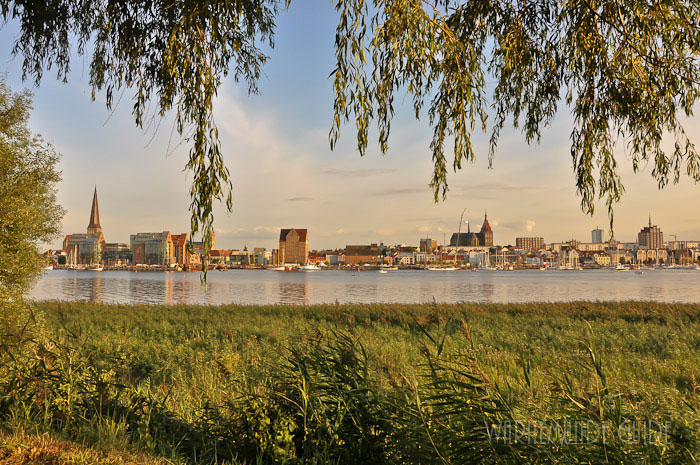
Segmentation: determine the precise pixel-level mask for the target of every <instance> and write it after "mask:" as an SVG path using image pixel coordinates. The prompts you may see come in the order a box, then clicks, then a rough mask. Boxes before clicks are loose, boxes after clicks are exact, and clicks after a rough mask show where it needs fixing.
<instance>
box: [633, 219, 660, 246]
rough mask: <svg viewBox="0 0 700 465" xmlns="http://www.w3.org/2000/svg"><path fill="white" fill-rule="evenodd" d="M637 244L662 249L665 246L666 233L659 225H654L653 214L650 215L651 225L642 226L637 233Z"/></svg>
mask: <svg viewBox="0 0 700 465" xmlns="http://www.w3.org/2000/svg"><path fill="white" fill-rule="evenodd" d="M637 245H638V246H639V247H646V248H648V249H662V248H663V247H664V233H662V232H661V229H659V227H658V226H656V225H653V226H652V224H651V215H649V226H646V227H644V228H642V230H641V231H639V234H637Z"/></svg>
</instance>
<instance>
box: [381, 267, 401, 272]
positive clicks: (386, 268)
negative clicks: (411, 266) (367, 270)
mask: <svg viewBox="0 0 700 465" xmlns="http://www.w3.org/2000/svg"><path fill="white" fill-rule="evenodd" d="M381 269H382V270H386V271H399V267H398V266H383V267H381Z"/></svg>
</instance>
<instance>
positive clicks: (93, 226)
mask: <svg viewBox="0 0 700 465" xmlns="http://www.w3.org/2000/svg"><path fill="white" fill-rule="evenodd" d="M460 220H461V221H463V222H464V223H466V224H467V232H461V233H458V232H453V233H452V234H451V235H450V240H447V233H445V234H444V238H443V241H444V242H443V241H440V240H439V239H436V238H435V237H429V236H425V237H422V236H421V237H420V238H419V239H418V243H422V242H423V241H424V240H432V241H434V242H435V243H436V244H437V245H438V246H441V245H445V246H455V245H457V240H456V237H458V236H460V237H462V236H464V240H461V239H460V240H459V246H460V247H461V246H477V247H478V246H481V247H484V246H486V247H490V246H516V248H520V247H519V245H518V244H520V243H521V242H522V243H527V244H530V243H531V242H532V241H533V240H534V241H535V242H537V243H540V242H541V243H542V244H543V246H544V244H558V243H565V242H568V241H572V240H574V241H577V242H582V243H588V242H589V241H586V240H580V238H578V237H573V236H572V237H569V238H567V239H557V240H550V241H547V240H546V239H547V238H546V237H545V236H544V235H537V234H530V235H527V234H526V235H521V236H517V237H516V238H515V240H514V241H513V242H508V243H498V242H493V235H494V233H493V231H492V230H491V227H490V224H489V221H488V219H487V212H484V218H483V224H482V226H481V232H480V233H478V234H477V233H474V232H471V233H470V232H469V231H470V228H471V222H470V221H469V219H463V220H462V219H461V218H460ZM652 226H653V231H655V233H657V234H661V236H660V237H661V239H658V240H657V241H656V242H655V243H654V244H653V248H658V247H663V245H664V242H667V241H664V240H663V234H662V232H661V229H662V228H660V227H659V226H658V225H657V224H652V217H651V214H649V217H648V227H647V226H644V227H642V229H641V231H638V232H637V236H636V237H635V238H634V240H633V241H629V240H625V239H624V238H620V237H617V236H616V238H615V241H617V242H620V243H633V242H635V243H640V244H641V245H649V244H646V243H645V239H642V236H643V234H644V233H645V231H646V232H648V231H649V230H651V229H652ZM458 228H459V226H458ZM485 228H486V230H487V231H488V232H489V233H490V234H491V236H490V237H491V238H490V239H488V238H487V239H486V243H482V242H483V241H484V238H483V237H482V236H480V234H483V232H484V229H485ZM86 229H87V233H88V235H90V234H97V235H100V236H103V232H102V227H101V224H100V219H99V202H98V193H97V186H95V187H94V190H93V194H92V200H91V202H90V215H89V220H88V226H87V228H86ZM294 229H298V228H292V229H289V228H280V230H281V235H280V238H279V241H280V242H278V244H280V245H281V243H282V238H283V236H284V235H286V234H287V233H288V232H289V231H292V230H294ZM298 230H299V231H302V232H303V234H304V239H305V240H306V244H307V253H308V250H336V249H342V248H344V247H345V246H348V245H349V244H352V242H347V241H345V243H344V244H338V245H335V246H331V247H321V248H315V247H312V248H310V249H309V248H308V244H309V240H308V238H307V237H306V234H307V231H308V229H307V228H303V229H298ZM597 231H601V232H602V238H601V241H598V240H597V239H596V235H595V234H596V232H597ZM161 232H165V233H171V234H172V235H173V237H174V238H175V237H179V236H183V237H185V238H187V236H188V235H189V233H188V232H186V233H183V234H181V235H177V234H175V231H173V230H170V229H167V228H165V229H162V231H157V232H156V231H137V232H135V233H133V232H132V233H130V236H131V238H132V239H133V236H134V234H160V233H161ZM71 234H75V233H65V234H64V235H63V236H62V237H63V238H62V240H63V248H64V249H65V240H67V239H69V238H70V236H71ZM77 234H78V235H82V233H77ZM469 234H471V235H473V236H474V237H476V238H477V239H476V241H475V242H474V243H473V244H472V243H470V242H469V241H468V240H467V239H466V237H467V235H469ZM590 234H591V235H592V237H591V241H590V243H594V244H595V243H602V242H609V241H610V237H609V236H607V237H606V235H605V230H604V229H601V228H599V227H598V226H596V227H595V228H593V229H591V231H590ZM668 236H673V237H674V241H679V240H680V241H684V240H685V241H688V240H690V241H693V240H697V239H695V238H680V239H678V237H677V235H676V234H673V233H671V234H669V235H668ZM110 239H111V238H110ZM195 239H196V238H195ZM102 240H104V237H103V239H102ZM646 241H648V239H646ZM110 242H111V243H113V244H121V243H125V241H119V240H117V241H114V240H111V241H110ZM374 242H381V243H384V241H374ZM462 242H464V243H462ZM356 244H359V243H356ZM399 244H402V245H406V246H414V245H415V244H413V243H412V242H386V245H399ZM259 245H260V244H255V243H253V244H252V246H251V247H258V246H259ZM247 247H248V244H244V245H243V246H238V247H219V248H218V249H220V250H225V249H230V250H241V249H243V248H247ZM265 248H268V246H267V245H265ZM213 249H216V247H213ZM269 249H271V250H272V249H274V246H270V247H269Z"/></svg>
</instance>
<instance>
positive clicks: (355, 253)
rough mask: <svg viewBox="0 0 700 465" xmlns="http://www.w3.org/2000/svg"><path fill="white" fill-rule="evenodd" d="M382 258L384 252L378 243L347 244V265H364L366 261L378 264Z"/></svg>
mask: <svg viewBox="0 0 700 465" xmlns="http://www.w3.org/2000/svg"><path fill="white" fill-rule="evenodd" d="M382 258H383V257H382V252H381V251H380V250H379V247H378V246H377V244H370V245H346V246H345V264H346V265H352V266H355V265H364V264H365V263H369V264H371V265H376V264H378V263H380V262H381V261H382Z"/></svg>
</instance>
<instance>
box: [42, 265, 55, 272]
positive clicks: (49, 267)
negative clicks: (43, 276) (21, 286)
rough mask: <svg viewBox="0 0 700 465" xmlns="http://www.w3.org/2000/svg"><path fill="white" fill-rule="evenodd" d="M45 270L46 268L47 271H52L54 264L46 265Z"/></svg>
mask: <svg viewBox="0 0 700 465" xmlns="http://www.w3.org/2000/svg"><path fill="white" fill-rule="evenodd" d="M44 270H45V271H51V270H53V266H52V265H48V266H45V267H44Z"/></svg>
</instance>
